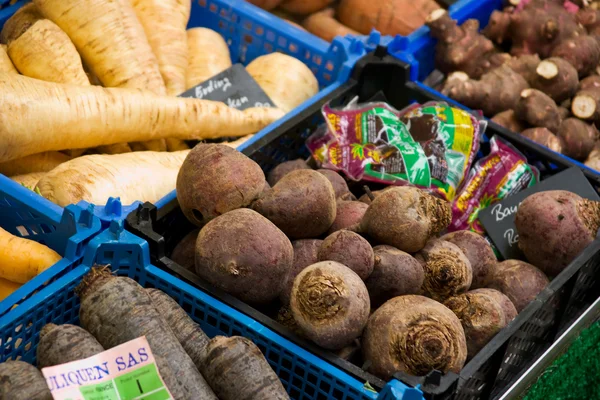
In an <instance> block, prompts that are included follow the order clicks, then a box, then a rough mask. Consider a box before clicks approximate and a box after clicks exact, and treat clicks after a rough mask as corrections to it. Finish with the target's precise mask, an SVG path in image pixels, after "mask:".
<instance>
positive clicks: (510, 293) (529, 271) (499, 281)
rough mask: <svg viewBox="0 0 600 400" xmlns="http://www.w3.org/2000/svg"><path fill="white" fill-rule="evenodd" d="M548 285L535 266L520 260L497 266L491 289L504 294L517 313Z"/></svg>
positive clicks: (545, 278) (507, 261)
mask: <svg viewBox="0 0 600 400" xmlns="http://www.w3.org/2000/svg"><path fill="white" fill-rule="evenodd" d="M520 239H521V238H520V237H519V240H520ZM548 283H549V280H548V278H547V277H546V275H544V273H543V272H542V271H540V270H539V269H537V268H536V267H534V266H533V265H531V264H528V263H526V262H524V261H519V260H506V261H503V262H501V263H498V265H496V269H495V270H494V274H493V275H492V279H491V281H490V284H489V288H490V289H496V290H499V291H500V292H502V293H504V294H505V295H506V296H507V297H508V298H509V299H510V301H511V302H512V303H513V305H514V306H515V308H516V309H517V312H521V311H523V309H524V308H525V307H526V306H527V304H529V303H530V302H532V301H533V300H534V299H535V298H536V296H537V295H538V294H539V293H540V292H541V291H542V290H544V288H545V287H546V286H547V285H548Z"/></svg>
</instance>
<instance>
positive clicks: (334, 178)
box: [317, 169, 356, 200]
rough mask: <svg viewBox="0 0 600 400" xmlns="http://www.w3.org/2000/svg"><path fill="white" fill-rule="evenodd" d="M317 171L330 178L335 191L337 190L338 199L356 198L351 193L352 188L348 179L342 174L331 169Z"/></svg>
mask: <svg viewBox="0 0 600 400" xmlns="http://www.w3.org/2000/svg"><path fill="white" fill-rule="evenodd" d="M317 172H318V173H320V174H323V175H324V176H325V178H327V179H329V182H331V186H333V191H334V192H335V198H336V199H342V200H355V199H356V197H354V195H353V194H352V193H350V189H349V188H348V184H347V183H346V180H345V179H344V178H343V177H342V176H341V175H340V174H338V173H337V172H335V171H332V170H330V169H318V170H317Z"/></svg>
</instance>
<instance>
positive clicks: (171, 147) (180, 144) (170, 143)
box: [165, 138, 190, 151]
mask: <svg viewBox="0 0 600 400" xmlns="http://www.w3.org/2000/svg"><path fill="white" fill-rule="evenodd" d="M165 143H166V145H167V150H168V151H180V150H189V149H190V146H188V145H187V143H185V142H184V141H183V140H180V139H172V138H167V139H165Z"/></svg>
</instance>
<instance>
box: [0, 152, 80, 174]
mask: <svg viewBox="0 0 600 400" xmlns="http://www.w3.org/2000/svg"><path fill="white" fill-rule="evenodd" d="M70 159H71V157H69V156H67V155H66V154H62V153H59V152H57V151H49V152H46V153H37V154H32V155H30V156H26V157H23V158H19V159H16V160H12V161H9V162H3V163H0V173H1V174H4V175H6V176H15V175H24V174H30V173H32V172H48V171H52V170H53V169H54V168H56V167H58V166H59V165H60V164H62V163H64V162H67V161H69V160H70Z"/></svg>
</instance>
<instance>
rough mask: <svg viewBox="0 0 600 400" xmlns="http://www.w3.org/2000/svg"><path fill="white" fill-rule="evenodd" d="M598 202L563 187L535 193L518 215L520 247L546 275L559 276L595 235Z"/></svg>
mask: <svg viewBox="0 0 600 400" xmlns="http://www.w3.org/2000/svg"><path fill="white" fill-rule="evenodd" d="M599 205H600V203H599V202H594V201H590V200H584V199H582V198H581V197H579V196H578V195H576V194H574V193H571V192H567V191H563V190H553V191H546V192H538V193H534V194H533V195H531V196H529V197H527V198H526V199H525V200H524V201H523V202H522V203H521V205H520V206H519V210H518V211H517V214H516V217H515V225H516V228H517V232H518V234H519V248H520V249H521V250H522V251H523V253H524V254H525V257H527V260H528V261H529V262H530V263H532V264H533V265H535V266H536V267H538V268H540V269H541V270H542V271H543V272H544V273H545V274H546V275H548V276H556V275H558V274H559V273H560V272H561V271H562V270H563V269H564V268H565V267H566V266H567V265H569V263H570V262H571V261H573V260H574V259H575V257H577V256H578V255H579V254H580V253H581V252H582V251H583V249H585V247H586V246H587V245H589V244H590V243H591V242H592V241H593V240H594V238H595V237H596V232H597V230H598V226H599V225H600V206H599ZM509 297H510V296H509Z"/></svg>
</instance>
